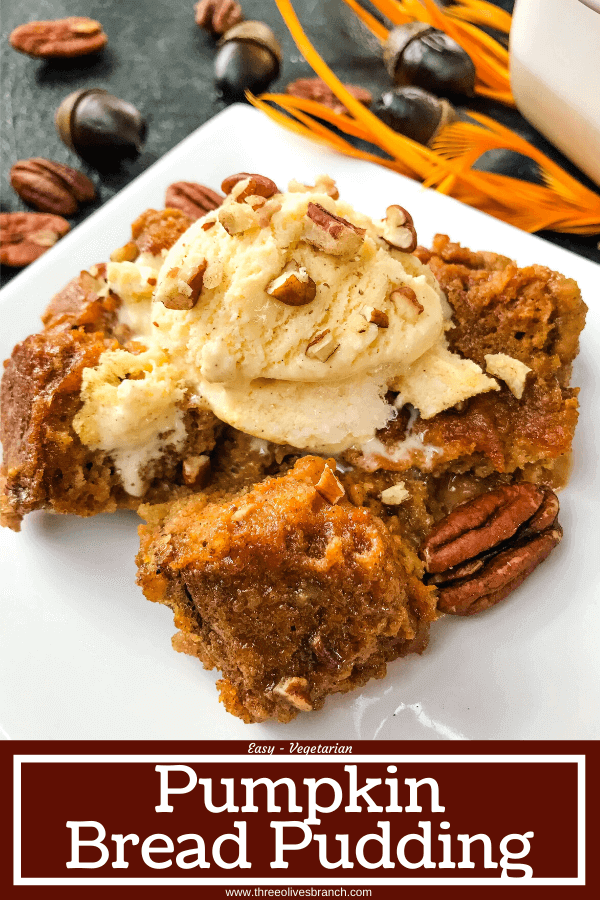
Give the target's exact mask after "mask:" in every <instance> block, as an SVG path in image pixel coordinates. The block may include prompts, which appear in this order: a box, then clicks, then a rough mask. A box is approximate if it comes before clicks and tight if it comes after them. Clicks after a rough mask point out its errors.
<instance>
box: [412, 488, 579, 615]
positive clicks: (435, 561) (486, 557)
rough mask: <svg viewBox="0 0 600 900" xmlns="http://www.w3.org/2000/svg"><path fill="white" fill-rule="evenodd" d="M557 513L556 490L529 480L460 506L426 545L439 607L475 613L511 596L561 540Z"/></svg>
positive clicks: (424, 552)
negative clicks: (534, 483) (539, 485)
mask: <svg viewBox="0 0 600 900" xmlns="http://www.w3.org/2000/svg"><path fill="white" fill-rule="evenodd" d="M557 514H558V498H557V497H556V494H554V493H553V492H552V491H550V490H549V489H548V488H544V487H538V486H536V485H533V484H527V483H525V482H523V483H519V484H513V485H504V486H503V487H500V488H498V489H497V490H494V491H490V492H489V493H487V494H482V495H481V496H479V497H476V498H474V499H473V500H468V501H467V502H466V503H462V504H460V506H457V507H456V508H455V509H454V510H453V511H452V512H451V513H450V514H449V515H448V516H446V517H445V518H444V519H442V521H441V522H439V523H438V524H437V525H436V527H435V528H434V529H433V531H432V532H431V534H430V535H429V537H428V538H427V540H426V541H425V543H424V545H423V547H422V548H421V556H422V558H423V560H424V561H425V568H426V570H427V572H428V573H429V578H428V581H429V583H430V584H435V585H436V586H437V587H438V590H439V600H438V608H439V609H441V610H442V611H443V612H447V613H451V614H453V615H462V616H465V615H472V614H473V613H476V612H481V610H484V609H488V608H489V607H490V606H493V605H494V604H495V603H498V601H500V600H503V599H504V598H505V597H507V596H508V594H510V593H511V591H513V590H514V589H515V588H516V587H518V586H519V585H520V584H521V583H522V582H523V581H524V580H525V578H526V577H527V576H528V575H529V574H530V573H531V572H533V570H534V569H535V568H536V566H538V565H539V563H541V562H542V561H543V560H544V559H546V557H547V556H548V554H549V553H550V552H551V550H552V549H553V548H554V547H556V545H557V544H558V543H559V542H560V539H561V537H562V529H561V527H560V525H559V524H558V523H557V522H556V517H557Z"/></svg>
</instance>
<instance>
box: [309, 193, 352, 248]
mask: <svg viewBox="0 0 600 900" xmlns="http://www.w3.org/2000/svg"><path fill="white" fill-rule="evenodd" d="M364 236H365V229H364V228H358V226H357V225H353V224H352V222H349V221H348V220H347V219H343V218H342V217H341V216H336V215H335V214H334V213H330V212H329V210H327V209H325V207H323V206H321V204H320V203H309V204H308V209H307V212H306V225H305V228H304V234H303V238H304V240H305V241H307V243H309V244H312V245H313V246H314V247H316V248H317V249H318V250H323V251H324V252H325V253H330V254H331V255H332V256H346V255H347V256H353V255H354V254H355V253H357V252H358V250H359V249H360V246H361V244H362V242H363V240H364Z"/></svg>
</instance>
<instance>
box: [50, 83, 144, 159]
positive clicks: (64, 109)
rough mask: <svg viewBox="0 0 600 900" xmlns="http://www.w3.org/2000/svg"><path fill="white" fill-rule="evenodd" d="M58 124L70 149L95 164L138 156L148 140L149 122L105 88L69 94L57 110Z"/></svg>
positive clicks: (59, 130)
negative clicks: (147, 123)
mask: <svg viewBox="0 0 600 900" xmlns="http://www.w3.org/2000/svg"><path fill="white" fill-rule="evenodd" d="M55 121H56V129H57V131H58V133H59V135H60V137H61V138H62V140H63V141H64V142H65V144H66V145H67V147H70V148H71V150H74V151H75V152H76V153H78V154H79V156H81V157H83V158H84V159H87V160H90V161H91V160H94V161H95V162H102V163H107V162H108V163H110V162H114V161H116V160H120V159H123V158H125V157H135V156H137V155H138V154H139V153H140V151H141V150H142V147H143V145H144V141H145V139H146V131H147V126H146V122H145V120H144V119H143V118H142V116H141V114H140V113H139V111H138V110H137V109H136V108H135V106H133V104H132V103H128V102H127V101H126V100H120V99H119V97H114V96H113V95H112V94H109V93H108V91H105V90H103V89H102V88H89V89H84V90H80V91H75V92H74V93H73V94H69V96H68V97H65V99H64V100H63V102H62V103H61V104H60V106H59V107H58V109H57V111H56V119H55Z"/></svg>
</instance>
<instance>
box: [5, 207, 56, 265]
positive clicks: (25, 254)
mask: <svg viewBox="0 0 600 900" xmlns="http://www.w3.org/2000/svg"><path fill="white" fill-rule="evenodd" d="M70 227H71V226H70V225H69V223H68V222H67V221H66V219H63V218H61V216H50V215H47V214H46V213H0V263H2V265H3V266H14V267H15V268H22V267H23V266H28V265H29V263H31V262H33V261H34V259H37V258H38V256H41V255H42V254H43V253H45V252H46V250H48V248H49V247H52V245H53V244H55V243H56V242H57V240H58V239H59V238H61V237H62V236H63V235H64V234H66V233H67V231H69V228H70Z"/></svg>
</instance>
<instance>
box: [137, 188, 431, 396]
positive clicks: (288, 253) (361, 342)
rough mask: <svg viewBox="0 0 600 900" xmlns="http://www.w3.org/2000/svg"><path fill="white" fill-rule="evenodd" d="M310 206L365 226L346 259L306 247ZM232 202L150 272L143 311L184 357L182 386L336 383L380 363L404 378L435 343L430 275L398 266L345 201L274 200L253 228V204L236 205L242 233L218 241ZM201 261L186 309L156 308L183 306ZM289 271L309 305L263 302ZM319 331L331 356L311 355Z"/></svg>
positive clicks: (417, 267)
mask: <svg viewBox="0 0 600 900" xmlns="http://www.w3.org/2000/svg"><path fill="white" fill-rule="evenodd" d="M267 202H272V201H267ZM309 203H317V204H319V205H320V206H322V207H323V208H324V209H326V210H328V211H329V212H331V213H334V214H335V215H337V216H341V217H343V218H345V219H347V220H348V221H350V222H352V223H353V224H354V225H356V226H358V227H359V228H363V229H365V236H364V240H363V241H362V243H361V245H360V248H359V249H358V252H357V253H356V254H353V255H349V256H346V257H344V256H337V255H332V254H329V253H327V252H323V251H321V250H319V249H317V248H315V247H314V246H313V245H311V244H310V243H308V242H307V241H306V240H305V238H304V235H305V232H306V228H307V223H309V222H310V220H309V219H308V218H307V208H308V205H309ZM241 205H246V206H247V204H240V203H238V202H237V201H236V199H235V197H234V196H233V195H230V196H229V197H228V198H227V199H226V201H225V203H224V204H223V206H222V207H221V208H220V209H219V210H218V211H217V212H216V213H214V214H213V216H212V217H211V218H212V220H213V221H214V223H215V224H214V226H213V227H211V228H209V229H208V230H206V224H207V222H206V219H202V220H199V221H198V222H195V223H194V224H193V225H192V226H191V227H190V228H189V229H188V231H186V232H185V234H184V235H182V237H181V238H180V240H179V241H178V242H177V243H176V244H175V245H174V246H173V247H172V248H171V250H170V251H169V253H168V255H167V258H166V260H165V263H164V265H163V267H162V269H161V272H160V275H159V281H158V287H157V290H156V294H155V296H154V301H153V308H152V313H153V321H154V322H156V323H157V329H158V331H157V337H158V340H159V341H161V343H162V344H163V345H164V346H165V347H168V348H169V350H170V351H171V353H172V355H173V357H175V356H179V357H182V356H185V361H186V373H187V377H188V378H195V379H197V380H198V382H202V381H206V382H217V383H221V384H233V383H237V384H239V383H240V382H241V381H246V382H250V381H252V380H254V379H256V378H273V379H277V380H281V381H301V382H323V381H339V380H341V379H344V378H349V377H351V376H352V377H356V376H358V375H360V374H362V373H364V372H368V371H371V370H373V369H374V368H377V367H379V366H384V365H385V366H388V365H393V366H395V367H397V368H398V369H403V368H405V367H406V366H409V365H410V364H411V363H412V362H414V360H416V359H418V357H419V356H421V355H422V354H423V353H424V352H425V350H427V349H428V348H429V347H430V346H431V345H432V344H433V343H434V342H435V341H436V340H437V339H438V338H439V337H440V336H441V335H442V332H443V328H444V316H443V310H442V304H441V302H440V294H439V289H438V288H437V285H436V282H435V279H434V278H433V276H432V274H431V272H430V271H429V270H428V269H426V268H425V266H421V264H420V263H418V261H417V260H415V259H414V257H411V267H410V269H409V268H408V267H407V265H406V263H405V260H406V257H407V254H405V253H401V252H398V251H393V250H392V249H391V248H390V247H389V245H387V244H386V243H385V242H384V241H383V240H381V239H380V238H378V236H377V233H376V228H375V225H374V223H373V222H372V221H371V220H370V219H368V218H366V217H365V216H363V215H360V214H359V213H357V212H355V211H354V210H353V209H352V208H351V207H350V206H349V205H348V204H346V203H342V202H341V201H335V200H333V199H332V198H331V197H329V196H328V195H326V194H314V193H305V194H300V193H287V194H280V195H277V197H276V203H275V205H276V206H278V207H280V208H279V209H276V210H275V211H274V212H273V214H272V215H271V216H270V220H269V222H268V223H267V224H266V225H265V226H263V227H260V224H259V221H260V216H261V213H263V214H264V205H263V206H262V207H259V208H258V209H257V210H256V211H254V210H252V208H251V207H248V206H247V209H248V210H249V215H248V217H247V219H246V221H245V222H244V223H243V225H244V226H245V227H244V230H243V231H241V232H236V233H234V234H229V233H228V232H227V230H226V228H225V227H224V226H223V224H221V219H223V221H224V222H225V223H226V224H227V223H228V219H227V215H228V212H229V210H230V209H232V208H233V210H234V211H236V210H235V208H236V207H239V206H241ZM205 264H206V266H207V268H206V271H205V274H204V284H203V289H202V293H201V295H200V298H199V300H198V302H197V303H196V304H195V305H194V307H193V308H192V309H189V310H182V309H169V308H167V307H166V306H165V305H164V302H165V301H166V302H167V305H170V304H171V303H172V302H174V303H175V304H177V303H178V302H179V301H181V300H185V297H186V293H187V290H188V285H187V281H188V280H189V279H190V277H191V276H192V275H193V273H194V272H195V271H197V269H198V267H199V266H202V265H205ZM299 270H304V271H305V272H306V273H307V276H308V278H310V279H311V280H312V282H313V283H314V285H315V295H314V299H312V300H311V301H310V302H308V303H306V305H303V306H290V305H287V304H286V303H284V302H282V301H281V300H278V299H276V297H274V296H272V295H271V294H269V288H270V285H272V284H273V283H274V282H275V281H276V279H278V278H279V277H280V276H281V275H282V273H284V274H285V273H287V272H290V271H292V272H294V271H295V272H297V271H299ZM172 273H174V274H172ZM402 287H410V288H411V289H412V290H414V292H415V294H416V298H417V302H418V303H419V304H420V307H421V311H420V312H419V314H418V315H413V313H415V312H417V311H418V310H419V308H418V307H416V306H415V307H413V308H412V309H411V308H410V304H406V303H405V302H400V303H395V302H394V301H393V300H392V299H390V295H391V294H392V293H393V291H394V290H395V289H397V288H402ZM178 294H179V298H178ZM373 309H377V310H379V311H380V312H381V313H383V314H384V315H385V316H386V317H387V321H388V325H387V327H385V328H381V327H378V326H377V325H376V324H374V323H371V322H370V321H369V318H370V316H371V311H372V310H373ZM323 333H326V334H327V340H328V345H329V346H330V348H331V349H332V350H333V352H332V353H331V355H327V354H326V353H322V354H317V353H316V352H314V353H311V350H310V347H311V342H313V341H314V340H315V338H316V337H318V336H319V335H321V334H323ZM313 346H314V345H313ZM321 356H322V357H324V358H320V357H321Z"/></svg>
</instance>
